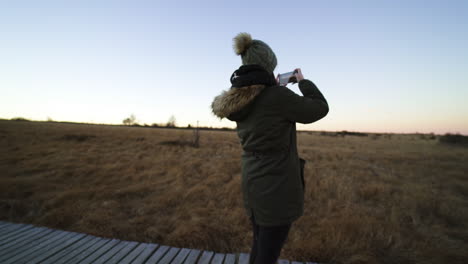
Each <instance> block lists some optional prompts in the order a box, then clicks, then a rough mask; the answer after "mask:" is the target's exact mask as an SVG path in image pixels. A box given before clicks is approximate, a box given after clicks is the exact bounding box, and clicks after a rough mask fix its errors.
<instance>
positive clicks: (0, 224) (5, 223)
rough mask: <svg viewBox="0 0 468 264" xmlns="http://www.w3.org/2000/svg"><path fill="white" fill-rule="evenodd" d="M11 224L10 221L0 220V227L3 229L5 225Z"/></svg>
mask: <svg viewBox="0 0 468 264" xmlns="http://www.w3.org/2000/svg"><path fill="white" fill-rule="evenodd" d="M11 224H12V223H8V222H3V221H0V229H3V228H4V227H7V226H9V225H11Z"/></svg>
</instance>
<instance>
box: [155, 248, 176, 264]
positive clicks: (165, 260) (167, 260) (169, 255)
mask: <svg viewBox="0 0 468 264" xmlns="http://www.w3.org/2000/svg"><path fill="white" fill-rule="evenodd" d="M179 250H180V248H176V247H173V248H171V249H169V251H168V252H167V253H166V255H164V257H163V258H162V259H161V260H160V261H159V262H158V264H169V263H171V261H172V260H173V259H174V257H175V256H176V255H177V253H179Z"/></svg>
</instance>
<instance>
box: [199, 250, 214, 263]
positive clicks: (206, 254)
mask: <svg viewBox="0 0 468 264" xmlns="http://www.w3.org/2000/svg"><path fill="white" fill-rule="evenodd" d="M213 255H214V252H212V251H205V252H203V254H202V255H201V257H200V259H199V260H198V264H209V263H210V260H211V258H212V257H213Z"/></svg>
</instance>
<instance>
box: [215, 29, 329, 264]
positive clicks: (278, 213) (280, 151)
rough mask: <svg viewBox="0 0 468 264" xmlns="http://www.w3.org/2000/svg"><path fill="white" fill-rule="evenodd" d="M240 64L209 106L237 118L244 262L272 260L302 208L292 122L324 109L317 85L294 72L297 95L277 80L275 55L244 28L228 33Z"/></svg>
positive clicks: (309, 118)
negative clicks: (247, 236) (247, 247)
mask: <svg viewBox="0 0 468 264" xmlns="http://www.w3.org/2000/svg"><path fill="white" fill-rule="evenodd" d="M234 50H235V52H236V53H237V54H238V55H240V56H241V58H242V66H241V67H240V68H239V69H237V70H236V71H234V73H233V74H232V75H231V84H232V86H231V88H230V89H229V90H228V91H223V92H222V93H221V94H220V95H219V96H216V97H215V99H214V101H213V103H212V105H211V107H212V110H213V113H214V114H215V115H216V116H218V117H219V118H221V119H222V118H228V119H229V120H231V121H235V122H236V123H237V133H238V136H239V138H240V143H241V145H242V149H243V153H242V192H243V201H244V207H245V209H246V212H247V215H248V217H249V218H250V220H251V221H252V227H253V237H254V240H253V244H252V249H251V252H250V264H267V263H268V264H273V263H275V262H276V261H277V259H278V257H279V255H280V253H281V248H282V247H283V244H284V242H285V240H286V238H287V236H288V233H289V229H290V227H291V224H292V223H293V222H294V221H295V220H297V219H298V218H299V217H300V216H302V214H303V207H304V188H305V186H304V175H303V171H304V164H305V160H303V159H301V158H299V156H298V153H297V145H296V122H299V123H302V124H309V123H312V122H315V121H317V120H319V119H321V118H323V117H324V116H326V115H327V113H328V104H327V101H326V100H325V98H324V97H323V95H322V93H321V92H320V91H319V89H318V88H317V87H316V86H315V85H314V84H313V83H312V82H311V81H309V80H307V79H304V77H303V75H302V73H301V71H300V69H297V73H296V74H295V77H296V80H297V82H298V84H299V89H300V90H301V92H302V94H303V96H299V95H297V94H296V93H294V92H293V91H291V90H289V89H288V88H287V87H285V86H280V85H278V80H277V79H275V77H274V74H273V71H274V69H275V68H276V64H277V61H276V56H275V54H274V53H273V51H272V50H271V48H270V47H269V46H268V45H267V44H266V43H264V42H263V41H261V40H256V39H252V37H251V36H250V35H249V34H247V33H240V34H238V35H237V36H236V37H235V38H234Z"/></svg>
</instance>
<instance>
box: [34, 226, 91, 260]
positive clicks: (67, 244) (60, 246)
mask: <svg viewBox="0 0 468 264" xmlns="http://www.w3.org/2000/svg"><path fill="white" fill-rule="evenodd" d="M72 234H74V235H72V236H70V237H69V238H68V239H67V240H66V241H64V242H62V243H60V244H58V245H56V246H55V247H53V248H50V249H48V250H47V251H45V253H44V254H43V256H42V257H39V256H38V257H36V258H34V259H31V260H29V263H39V262H40V261H44V260H47V259H50V257H51V256H54V255H56V254H57V253H58V252H61V251H64V250H65V249H67V248H69V247H70V246H71V245H74V244H75V243H77V242H78V241H80V240H82V239H83V238H84V237H86V234H80V233H75V232H72Z"/></svg>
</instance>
